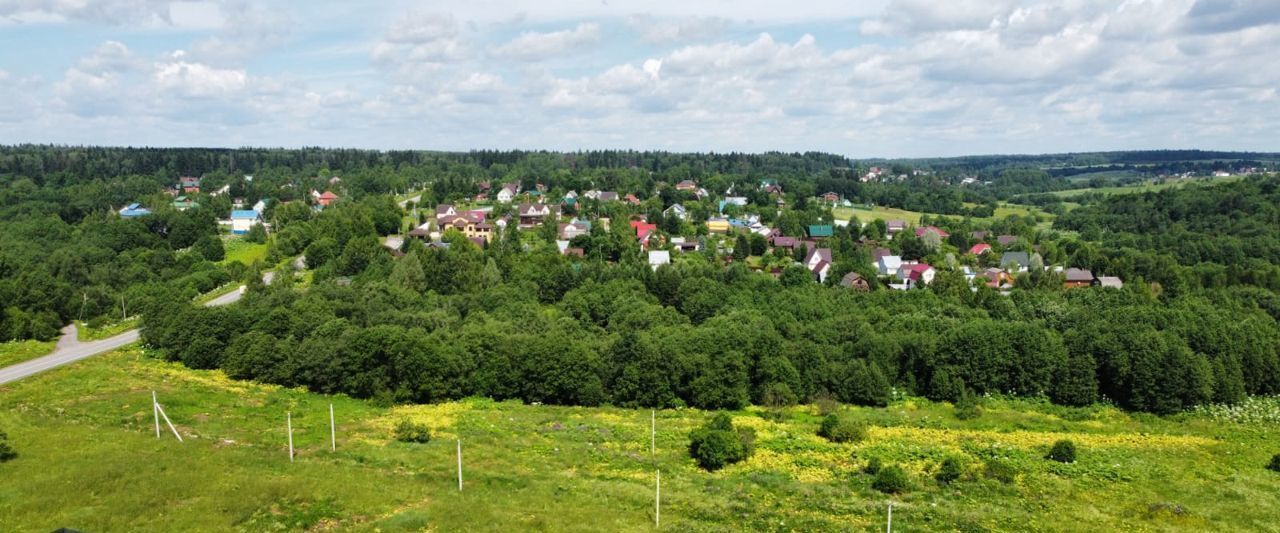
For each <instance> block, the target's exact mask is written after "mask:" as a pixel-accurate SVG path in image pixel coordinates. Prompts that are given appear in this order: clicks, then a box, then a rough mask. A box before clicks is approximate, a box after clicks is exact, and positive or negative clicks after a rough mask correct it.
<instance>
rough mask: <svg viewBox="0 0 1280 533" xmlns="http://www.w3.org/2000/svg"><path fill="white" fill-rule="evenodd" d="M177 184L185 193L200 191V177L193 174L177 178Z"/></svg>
mask: <svg viewBox="0 0 1280 533" xmlns="http://www.w3.org/2000/svg"><path fill="white" fill-rule="evenodd" d="M178 186H179V187H181V188H182V192H183V193H185V194H195V193H198V192H200V178H197V177H193V176H183V177H181V178H178Z"/></svg>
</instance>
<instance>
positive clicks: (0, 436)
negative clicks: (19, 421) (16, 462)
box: [0, 431, 18, 463]
mask: <svg viewBox="0 0 1280 533" xmlns="http://www.w3.org/2000/svg"><path fill="white" fill-rule="evenodd" d="M17 457H18V452H15V451H13V447H12V446H9V435H8V434H6V433H5V432H3V431H0V463H7V462H9V461H11V460H13V459H15V458H17Z"/></svg>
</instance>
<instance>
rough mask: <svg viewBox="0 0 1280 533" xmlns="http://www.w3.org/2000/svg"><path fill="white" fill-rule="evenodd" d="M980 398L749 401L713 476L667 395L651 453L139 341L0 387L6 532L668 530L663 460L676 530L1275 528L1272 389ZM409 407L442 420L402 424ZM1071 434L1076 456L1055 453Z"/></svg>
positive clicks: (582, 422) (580, 422) (586, 413)
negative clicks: (1109, 402)
mask: <svg viewBox="0 0 1280 533" xmlns="http://www.w3.org/2000/svg"><path fill="white" fill-rule="evenodd" d="M153 389H154V390H156V391H157V392H158V393H159V397H160V401H161V403H162V404H163V405H164V408H165V410H166V411H167V412H168V414H169V416H170V417H171V418H172V419H173V421H174V423H175V424H176V425H177V428H178V431H179V432H180V433H181V434H182V435H183V438H184V439H185V440H186V442H185V443H179V442H177V441H176V440H175V439H174V437H173V436H172V435H171V434H169V430H168V428H164V434H163V438H161V439H156V436H155V428H154V426H153V423H152V417H151V409H150V405H149V401H150V394H151V391H152V390H153ZM330 402H332V403H333V405H334V410H335V413H336V417H337V421H338V437H337V441H338V450H337V451H336V452H332V451H330V450H329V432H328V406H329V404H330ZM983 409H984V412H983V415H982V416H981V417H979V418H977V419H973V420H968V421H961V420H958V419H957V418H956V417H955V414H954V409H953V408H952V407H951V406H950V405H948V404H940V403H931V402H928V401H926V400H922V399H915V398H902V399H898V400H896V401H895V402H894V403H893V404H892V405H890V406H889V407H888V408H884V409H868V408H855V409H850V410H851V411H852V412H853V413H854V414H855V415H856V416H857V417H859V418H861V419H863V420H865V421H866V422H867V423H869V424H870V425H871V427H870V431H869V436H868V438H867V439H866V440H865V441H863V442H860V443H854V444H831V443H828V442H826V441H825V440H822V439H820V438H818V437H816V436H815V435H814V432H815V431H816V429H817V427H818V424H819V421H820V416H819V412H818V411H819V409H818V407H816V406H798V407H794V408H790V409H788V410H786V411H784V412H782V413H780V414H779V415H777V416H773V414H771V413H769V412H766V411H764V410H762V409H758V408H751V409H749V410H745V411H741V412H735V413H733V415H734V423H735V424H737V425H740V426H747V427H751V428H754V429H755V430H756V431H757V433H758V436H757V440H756V452H755V455H754V456H753V457H752V458H751V459H749V460H748V461H746V462H744V463H740V464H736V465H732V466H729V467H728V468H725V469H724V470H721V471H719V472H715V473H707V472H704V471H702V470H700V469H698V468H697V467H696V466H695V465H694V463H693V461H692V460H691V459H689V458H688V456H687V453H686V447H687V444H688V438H687V435H688V432H689V431H690V430H691V429H693V428H694V427H696V426H698V425H700V424H701V423H702V422H703V421H704V420H705V419H706V418H707V417H708V416H709V414H708V413H706V412H701V411H697V410H692V409H685V410H666V411H660V412H658V413H657V427H658V433H657V437H656V446H657V454H656V456H651V455H650V448H649V446H650V441H649V411H647V410H628V409H618V408H609V407H603V408H575V407H551V406H531V405H522V404H519V403H514V402H494V401H491V400H486V399H471V400H465V401H460V402H451V403H444V404H437V405H421V406H399V407H379V406H376V405H374V404H373V403H371V402H367V401H360V400H353V399H350V398H345V397H327V396H323V395H318V394H311V393H307V392H305V391H301V390H291V389H285V388H280V387H274V386H263V385H258V384H253V383H245V382H237V381H233V380H229V379H227V378H226V377H225V376H224V375H223V374H222V373H221V372H216V371H193V370H189V369H186V368H183V367H181V366H178V365H175V364H171V363H165V362H161V361H157V360H154V359H151V358H148V357H146V356H145V355H144V354H143V352H142V351H141V350H140V349H138V348H128V349H124V350H120V351H117V352H113V353H111V354H108V355H104V356H100V357H97V358H93V359H89V360H86V361H82V362H80V363H77V364H75V365H71V366H69V367H63V368H59V369H56V370H53V371H50V372H46V373H44V374H41V375H37V376H34V377H31V378H28V379H25V380H23V381H21V382H18V383H12V384H9V385H4V386H0V429H2V430H4V431H6V432H8V434H9V441H10V443H11V444H12V445H13V446H14V448H15V449H16V450H17V451H18V453H19V454H20V455H19V456H18V458H17V459H15V460H13V461H10V462H8V463H0V530H4V531H10V532H25V531H41V532H43V531H51V530H54V529H56V528H58V527H71V528H76V529H80V530H83V531H98V532H108V531H237V530H238V531H292V530H313V531H422V530H429V531H458V530H478V531H513V530H545V531H641V530H651V529H653V528H654V526H653V519H654V516H653V513H654V511H653V505H654V501H653V496H654V494H653V489H654V486H653V485H654V470H655V468H660V469H661V470H662V514H661V518H662V526H661V528H662V529H667V530H674V531H730V530H735V531H736V530H753V531H788V530H794V531H882V530H883V528H884V511H885V507H886V504H887V503H888V502H889V501H890V500H891V499H892V500H893V501H894V502H895V504H894V505H895V507H894V527H895V529H896V530H898V531H930V530H943V531H955V530H963V531H986V530H997V531H1106V530H1125V531H1183V530H1198V531H1206V530H1213V531H1280V520H1277V517H1278V516H1280V474H1277V473H1273V472H1270V471H1267V470H1265V469H1264V468H1263V466H1264V465H1265V464H1266V462H1267V460H1268V459H1269V458H1270V456H1271V454H1274V453H1277V452H1280V423H1277V418H1276V416H1277V415H1276V411H1277V410H1278V409H1280V403H1278V402H1277V401H1275V400H1263V401H1259V402H1256V403H1255V404H1251V407H1249V409H1253V410H1259V411H1264V412H1269V413H1270V414H1267V415H1265V416H1261V417H1239V416H1227V415H1226V414H1223V413H1215V412H1214V411H1212V410H1205V411H1203V412H1202V413H1199V414H1184V415H1179V416H1176V417H1172V418H1159V417H1154V416H1149V415H1130V414H1126V413H1123V412H1120V411H1118V410H1115V409H1112V408H1109V407H1094V408H1087V409H1068V408H1061V407H1055V406H1051V405H1048V404H1044V403H1040V402H1033V401H1023V400H1018V401H1012V400H1001V399H988V400H986V401H985V405H984V407H983ZM286 412H292V413H293V427H294V442H295V445H296V447H297V457H296V459H295V461H294V462H292V463H291V462H290V461H289V457H288V451H287V444H286V442H287V440H286V438H287V437H286V432H285V413H286ZM406 418H407V419H411V420H414V421H418V422H422V423H425V424H427V425H429V426H430V427H431V428H432V433H433V440H432V441H431V442H430V443H427V444H405V443H399V442H395V441H393V440H392V439H391V432H392V427H393V426H394V425H395V423H396V422H398V421H399V420H402V419H406ZM1232 420H1249V422H1233V421H1232ZM1062 438H1070V439H1072V440H1074V441H1075V443H1076V445H1077V446H1078V447H1079V456H1078V459H1077V461H1076V462H1075V463H1071V464H1062V463H1055V462H1051V461H1047V460H1045V459H1043V456H1044V455H1045V453H1046V451H1047V450H1048V448H1049V447H1050V445H1051V444H1052V443H1053V442H1054V441H1056V440H1058V439H1062ZM454 439H461V441H462V447H463V450H462V453H463V458H464V462H465V466H464V491H463V492H461V493H459V492H458V490H457V479H456V477H455V476H456V471H455V461H456V459H455V455H454V454H455V440H454ZM872 457H876V458H879V459H880V460H881V461H883V462H884V463H885V464H886V465H888V464H898V465H902V466H903V467H904V468H905V469H906V470H907V472H908V473H909V474H910V477H911V482H912V484H913V489H912V490H911V491H910V492H907V493H905V494H902V495H898V496H894V497H892V498H891V497H889V496H886V495H884V494H881V493H879V492H876V491H874V490H872V489H871V488H870V485H871V476H869V475H867V474H864V473H862V469H863V467H864V466H865V465H866V463H867V462H868V460H869V459H870V458H872ZM946 457H956V458H959V459H960V460H961V461H962V464H963V471H964V474H963V476H962V478H961V479H960V480H959V481H957V482H955V483H954V484H952V485H949V486H941V485H939V484H938V483H936V482H935V481H933V477H932V474H933V472H935V471H936V470H937V468H938V464H939V463H940V462H941V461H942V460H943V459H944V458H946ZM988 462H992V463H994V464H995V465H997V466H1001V467H1002V470H1003V471H1001V469H996V468H995V467H991V468H988V467H987V466H986V464H987V463H988ZM997 478H1000V479H997Z"/></svg>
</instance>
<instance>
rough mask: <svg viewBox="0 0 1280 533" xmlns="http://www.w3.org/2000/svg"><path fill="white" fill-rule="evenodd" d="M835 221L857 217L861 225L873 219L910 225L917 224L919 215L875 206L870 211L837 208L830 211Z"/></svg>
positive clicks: (855, 208) (854, 208) (903, 210)
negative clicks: (898, 221) (897, 221)
mask: <svg viewBox="0 0 1280 533" xmlns="http://www.w3.org/2000/svg"><path fill="white" fill-rule="evenodd" d="M831 212H832V215H834V216H835V217H836V220H850V219H851V217H855V216H856V217H858V221H859V222H862V223H867V222H871V221H872V220H875V219H877V218H878V219H882V220H885V221H889V220H895V219H896V220H905V221H907V222H908V223H910V224H919V223H920V215H921V213H920V212H918V211H907V210H905V209H897V208H894V207H883V206H875V207H872V208H871V209H863V208H858V207H837V208H835V209H832V210H831Z"/></svg>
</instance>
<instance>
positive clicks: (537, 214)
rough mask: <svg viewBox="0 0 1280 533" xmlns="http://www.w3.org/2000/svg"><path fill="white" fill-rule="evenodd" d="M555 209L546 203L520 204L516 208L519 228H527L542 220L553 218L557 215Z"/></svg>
mask: <svg viewBox="0 0 1280 533" xmlns="http://www.w3.org/2000/svg"><path fill="white" fill-rule="evenodd" d="M556 211H557V210H555V209H552V207H551V206H549V205H547V204H520V208H519V210H518V213H519V216H520V228H521V229H528V228H532V227H534V226H537V225H538V224H541V223H542V222H543V221H544V220H547V219H551V220H555V218H556V217H559V213H558V212H556Z"/></svg>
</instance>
